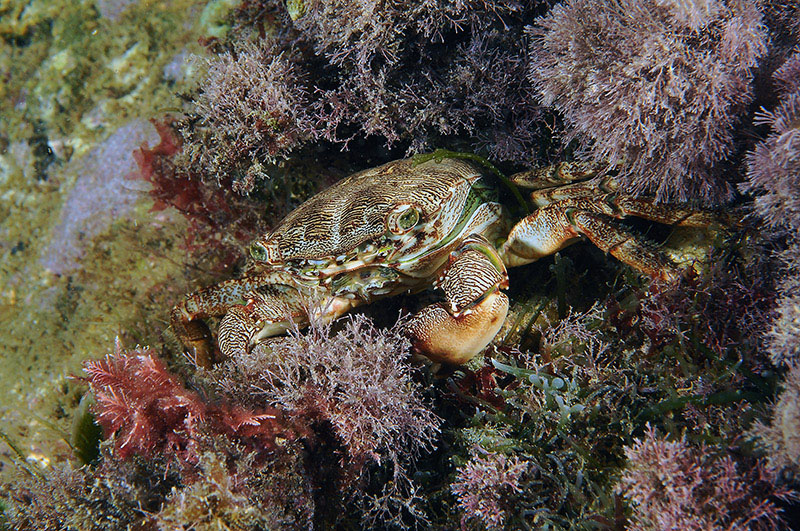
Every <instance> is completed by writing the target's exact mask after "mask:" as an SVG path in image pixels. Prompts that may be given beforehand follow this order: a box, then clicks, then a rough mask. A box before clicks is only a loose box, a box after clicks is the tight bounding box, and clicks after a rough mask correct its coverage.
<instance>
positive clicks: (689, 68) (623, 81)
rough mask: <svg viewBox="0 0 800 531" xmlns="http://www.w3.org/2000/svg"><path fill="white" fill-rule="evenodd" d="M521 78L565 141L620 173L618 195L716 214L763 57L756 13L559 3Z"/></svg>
mask: <svg viewBox="0 0 800 531" xmlns="http://www.w3.org/2000/svg"><path fill="white" fill-rule="evenodd" d="M532 35H533V37H534V39H533V42H532V43H531V63H532V64H531V78H532V80H533V82H534V84H535V85H536V89H537V92H538V97H539V99H540V101H541V102H542V103H543V104H545V105H548V106H552V107H554V108H555V109H557V110H558V111H560V112H561V113H562V114H563V116H564V119H565V121H566V123H567V125H568V126H569V127H570V133H569V136H568V139H574V138H579V139H581V140H583V141H585V142H586V143H587V147H588V150H587V153H586V154H587V156H588V157H589V158H591V159H593V160H595V161H604V162H607V163H608V164H609V165H610V166H613V167H619V168H620V170H621V172H620V173H621V181H622V183H623V185H624V187H625V189H626V191H628V192H633V193H644V192H646V193H652V194H655V195H656V196H657V198H658V199H661V200H679V201H685V200H702V201H704V202H708V203H720V202H723V201H725V200H726V199H728V198H729V197H730V196H731V193H732V191H733V189H732V187H731V185H730V184H729V183H728V182H727V181H726V180H725V179H724V178H723V177H721V176H720V175H719V174H718V172H717V171H716V168H715V165H717V164H718V163H720V162H722V161H723V160H724V159H725V158H726V156H727V155H729V154H730V153H731V150H732V131H733V127H734V126H735V125H736V123H737V122H738V120H739V114H740V113H741V112H742V111H743V110H744V108H745V106H746V105H747V104H748V103H749V102H750V101H751V99H752V97H751V87H750V85H751V80H752V70H753V68H754V67H755V66H756V65H757V64H758V61H759V59H760V58H761V57H762V56H763V55H764V54H765V53H766V51H767V38H768V35H767V31H766V27H765V26H764V25H763V23H762V15H761V13H760V11H759V4H758V3H757V2H755V1H739V0H730V1H729V0H709V1H705V2H680V1H676V0H647V1H644V2H640V1H635V0H622V1H617V0H601V1H598V2H583V1H580V0H569V1H567V2H565V3H563V4H559V5H557V6H556V7H554V8H553V9H552V10H551V11H550V12H549V13H548V14H547V15H546V16H545V17H543V18H540V19H538V20H537V24H536V28H535V29H534V30H532Z"/></svg>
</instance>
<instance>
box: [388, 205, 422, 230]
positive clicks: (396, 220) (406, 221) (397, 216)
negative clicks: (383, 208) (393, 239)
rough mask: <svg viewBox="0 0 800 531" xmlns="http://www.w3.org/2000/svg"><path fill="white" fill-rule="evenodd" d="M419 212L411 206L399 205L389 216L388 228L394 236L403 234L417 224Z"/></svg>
mask: <svg viewBox="0 0 800 531" xmlns="http://www.w3.org/2000/svg"><path fill="white" fill-rule="evenodd" d="M419 217H420V216H419V210H417V209H416V208H414V207H413V206H411V205H401V206H400V207H399V208H397V209H396V210H395V211H394V212H392V213H391V214H389V219H388V223H387V225H388V228H389V230H390V231H391V232H392V233H394V234H404V233H406V232H408V231H410V230H411V229H413V228H414V227H416V226H417V223H419Z"/></svg>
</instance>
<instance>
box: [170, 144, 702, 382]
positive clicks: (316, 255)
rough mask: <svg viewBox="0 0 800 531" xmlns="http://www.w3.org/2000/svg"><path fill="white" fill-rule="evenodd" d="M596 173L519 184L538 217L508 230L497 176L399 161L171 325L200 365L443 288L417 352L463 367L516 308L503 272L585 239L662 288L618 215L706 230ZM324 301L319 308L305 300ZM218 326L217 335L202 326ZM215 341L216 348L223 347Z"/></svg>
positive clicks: (185, 305)
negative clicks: (291, 331)
mask: <svg viewBox="0 0 800 531" xmlns="http://www.w3.org/2000/svg"><path fill="white" fill-rule="evenodd" d="M600 173H601V172H597V171H596V168H594V167H591V166H584V165H580V164H571V163H562V164H559V165H556V166H551V167H548V168H543V169H537V170H530V171H527V172H523V173H519V174H517V175H514V176H512V177H511V180H512V181H513V182H514V183H515V184H516V186H518V187H520V188H526V189H532V192H531V194H530V200H531V204H532V205H533V206H534V207H535V209H534V210H533V212H532V213H531V214H529V215H527V216H525V217H523V219H521V220H520V221H518V222H517V223H516V224H513V223H512V222H511V221H510V216H509V214H508V210H507V209H506V208H504V207H503V206H502V205H501V203H500V202H499V201H498V193H497V190H496V187H495V186H493V184H494V183H495V181H496V178H495V176H494V174H493V173H492V172H490V171H489V170H487V168H486V167H485V166H484V165H481V164H478V163H475V162H472V161H470V160H465V159H461V158H448V157H443V158H431V159H429V160H427V161H425V162H418V161H415V160H414V159H403V160H397V161H394V162H389V163H388V164H384V165H382V166H379V167H377V168H373V169H369V170H366V171H362V172H360V173H356V174H354V175H351V176H350V177H348V178H346V179H344V180H342V181H340V182H338V183H337V184H335V185H333V186H331V187H330V188H328V189H327V190H324V191H322V192H320V193H319V194H317V195H315V196H314V197H312V198H311V199H309V200H308V201H306V202H305V203H303V204H302V205H300V206H299V207H298V208H297V209H296V210H294V211H293V212H291V213H290V214H289V215H288V216H287V217H286V218H285V219H284V220H283V221H282V222H280V223H279V224H278V225H277V226H276V227H275V228H274V229H273V230H272V231H270V232H269V233H267V234H265V235H263V236H261V237H259V238H257V239H256V240H255V241H254V242H253V243H252V245H251V246H250V257H251V259H252V260H251V264H250V266H249V268H248V269H247V271H246V273H245V274H244V275H243V276H242V277H241V278H237V279H232V280H227V281H224V282H222V283H220V284H217V285H214V286H211V287H208V288H206V289H203V290H201V291H198V292H196V293H193V294H190V295H188V296H187V297H186V298H185V299H184V300H183V302H181V303H180V304H178V305H177V306H175V308H174V309H173V311H172V315H171V319H172V325H173V329H174V331H175V332H176V334H177V336H178V338H179V339H180V340H181V342H182V343H183V344H184V346H185V347H186V349H187V350H188V352H189V353H190V355H192V356H193V357H194V358H195V360H196V362H197V363H198V365H201V366H206V367H208V366H211V365H212V364H214V363H216V362H218V361H220V360H221V359H224V358H227V357H230V356H235V355H237V354H239V353H242V352H247V351H249V350H250V349H252V348H253V347H254V346H255V345H256V344H258V343H260V342H263V341H265V340H266V338H269V337H272V336H276V335H280V334H282V333H284V332H285V331H286V330H287V329H288V328H289V327H290V326H292V324H293V323H294V324H296V325H299V326H303V325H306V324H308V323H309V322H310V320H311V319H321V320H323V321H327V320H332V319H335V318H337V317H339V316H341V315H342V314H344V313H346V312H348V311H349V310H351V309H352V308H355V307H357V306H360V305H364V304H371V303H373V302H375V301H376V300H379V299H381V298H384V297H391V296H393V295H398V294H401V293H416V292H421V291H424V290H429V289H435V290H438V291H437V292H438V293H440V294H441V297H440V300H437V301H434V302H432V303H431V304H429V305H427V306H425V307H423V308H422V309H421V310H420V311H418V312H417V313H415V314H413V315H412V316H410V317H409V319H408V321H407V322H406V324H405V328H404V331H405V333H406V334H407V335H408V336H409V338H410V340H411V342H412V345H413V348H414V350H415V351H416V352H418V353H420V354H422V355H424V356H426V357H427V358H429V359H430V360H432V361H434V362H439V363H449V364H463V363H466V362H467V361H469V360H470V359H472V358H473V357H474V356H475V355H476V354H478V353H480V352H481V351H482V350H483V349H484V348H485V347H487V345H488V344H489V343H490V342H491V341H492V339H493V338H494V336H495V335H496V334H497V332H498V330H499V329H500V327H501V325H502V324H503V321H504V319H505V317H506V314H507V312H508V307H509V299H508V296H507V295H506V294H505V293H504V290H505V289H506V288H508V275H507V273H506V267H514V266H520V265H524V264H528V263H530V262H533V261H535V260H538V259H540V258H542V257H544V256H547V255H551V254H553V253H555V252H556V251H558V250H560V249H563V248H564V247H566V246H567V245H570V244H572V243H574V242H576V241H578V240H581V239H587V240H589V241H590V242H592V243H593V244H594V245H596V246H597V247H599V248H600V249H602V250H603V251H605V252H607V253H609V254H611V255H612V256H614V257H616V258H617V259H619V260H621V261H622V262H624V263H626V264H628V265H630V266H632V267H633V268H635V269H638V270H639V271H641V272H642V273H644V274H647V275H649V276H651V277H654V278H661V279H673V278H675V277H677V276H678V274H679V272H678V270H677V268H676V266H675V265H674V264H673V263H671V262H670V260H669V259H667V258H666V257H665V256H664V255H663V254H662V253H661V252H660V251H658V250H657V249H656V248H655V247H654V246H652V245H649V244H648V242H647V241H645V240H643V239H642V238H640V237H639V236H637V235H635V234H634V233H632V232H630V231H629V230H627V229H626V228H625V227H624V225H622V224H620V223H619V222H618V221H616V220H618V219H621V218H625V217H628V216H636V217H641V218H645V219H648V220H651V221H656V222H659V223H663V224H669V225H683V226H697V227H704V226H708V225H709V224H711V223H713V222H714V221H715V218H714V215H713V214H712V213H710V212H707V211H702V210H696V209H691V208H686V207H683V206H679V205H669V204H663V203H657V202H654V201H653V200H650V199H646V198H635V197H630V196H626V195H624V194H621V193H619V192H618V190H617V186H616V185H615V182H614V180H613V179H611V178H608V177H602V176H600V175H599V174H600ZM309 300H314V301H317V304H316V305H314V306H313V308H314V309H313V310H309V308H310V307H311V306H309V305H308V303H307V301H309ZM210 317H221V320H220V323H219V329H218V334H217V339H216V344H215V340H214V336H213V335H212V333H211V331H210V329H209V327H208V325H207V324H206V319H208V318H210ZM216 345H218V348H217V346H216Z"/></svg>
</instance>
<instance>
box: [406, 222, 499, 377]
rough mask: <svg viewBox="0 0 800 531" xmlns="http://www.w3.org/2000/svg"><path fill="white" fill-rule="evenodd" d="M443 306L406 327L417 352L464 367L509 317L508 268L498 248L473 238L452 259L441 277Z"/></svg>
mask: <svg viewBox="0 0 800 531" xmlns="http://www.w3.org/2000/svg"><path fill="white" fill-rule="evenodd" d="M438 285H439V287H441V288H442V290H443V291H444V294H445V300H444V301H443V302H439V303H435V304H431V305H429V306H426V307H425V308H423V309H422V310H421V311H419V312H418V313H417V314H415V315H414V316H413V317H412V318H411V320H410V321H409V322H408V324H407V325H406V334H408V335H409V337H410V338H411V341H412V344H413V346H414V349H415V350H416V351H417V352H418V353H420V354H422V355H424V356H425V357H427V358H429V359H430V360H432V361H435V362H441V363H452V364H463V363H466V362H468V361H469V360H471V359H472V358H473V357H475V356H476V355H477V354H478V353H480V352H481V351H482V350H483V349H484V348H486V346H487V345H488V344H489V343H490V342H491V341H492V339H494V336H495V335H496V334H497V332H498V331H499V330H500V327H501V326H502V324H503V321H504V320H505V318H506V314H507V313H508V297H507V296H506V294H505V293H503V292H502V291H500V290H501V289H504V288H507V287H508V275H507V274H506V269H505V266H504V265H503V262H502V261H501V260H500V257H499V256H498V255H497V252H496V251H495V249H494V247H492V245H491V244H489V242H488V241H486V240H485V239H484V238H482V237H477V236H472V237H470V238H468V239H467V240H465V242H464V243H463V244H462V245H461V246H460V247H459V248H458V249H457V250H456V251H455V252H454V253H453V254H452V255H451V256H450V260H449V262H448V264H447V266H445V269H444V271H443V273H442V275H441V276H440V279H439V282H438Z"/></svg>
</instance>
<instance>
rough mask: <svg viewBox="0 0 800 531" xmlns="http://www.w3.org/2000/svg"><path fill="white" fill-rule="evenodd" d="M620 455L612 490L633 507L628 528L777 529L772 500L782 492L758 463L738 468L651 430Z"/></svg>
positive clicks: (729, 458)
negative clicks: (618, 474) (622, 465)
mask: <svg viewBox="0 0 800 531" xmlns="http://www.w3.org/2000/svg"><path fill="white" fill-rule="evenodd" d="M625 455H626V456H627V458H628V465H627V466H626V468H625V470H624V472H623V474H622V477H621V478H620V480H619V482H618V483H617V489H616V490H617V492H618V493H620V494H621V495H622V496H623V497H624V498H625V499H626V500H627V501H628V502H629V503H630V504H631V506H632V508H633V515H632V517H631V521H630V524H631V525H630V529H637V530H638V529H641V530H644V529H691V530H698V531H699V530H702V529H754V530H755V529H759V530H767V529H769V530H772V529H775V530H777V529H782V528H783V522H782V520H781V518H780V509H779V508H778V506H777V505H776V503H775V498H781V497H784V498H785V497H786V495H787V492H786V491H785V490H783V489H781V488H779V487H776V486H775V484H774V480H775V478H774V476H773V475H772V474H771V473H770V472H769V470H767V468H766V467H765V466H764V463H762V462H760V461H759V462H754V463H750V464H748V465H743V464H742V463H737V462H736V461H735V460H734V459H733V457H732V456H730V455H716V454H715V453H714V452H713V451H712V450H711V449H710V448H707V447H698V446H693V445H691V444H690V443H688V442H687V441H686V440H685V439H681V440H678V441H668V440H666V439H665V438H661V437H659V436H658V435H657V434H656V432H655V429H653V428H652V427H648V429H647V432H646V433H645V435H644V437H643V438H642V439H637V440H636V441H635V443H634V444H633V445H632V446H629V447H627V448H625Z"/></svg>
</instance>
